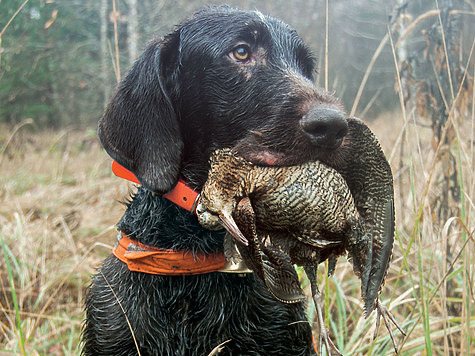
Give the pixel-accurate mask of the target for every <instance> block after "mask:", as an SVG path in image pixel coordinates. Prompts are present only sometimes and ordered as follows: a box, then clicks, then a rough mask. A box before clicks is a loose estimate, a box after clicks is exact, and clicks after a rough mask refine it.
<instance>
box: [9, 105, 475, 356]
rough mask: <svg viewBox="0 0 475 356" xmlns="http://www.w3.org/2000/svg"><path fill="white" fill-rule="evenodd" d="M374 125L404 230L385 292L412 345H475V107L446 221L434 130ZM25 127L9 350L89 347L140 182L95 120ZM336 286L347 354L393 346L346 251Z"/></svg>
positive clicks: (421, 351)
mask: <svg viewBox="0 0 475 356" xmlns="http://www.w3.org/2000/svg"><path fill="white" fill-rule="evenodd" d="M369 125H370V127H371V128H372V129H373V130H374V131H375V133H376V134H377V136H378V137H380V138H381V141H382V145H383V148H384V150H385V152H386V154H387V156H388V157H390V161H391V164H392V167H393V173H394V177H395V189H396V214H397V222H396V223H397V224H396V229H397V234H396V240H395V246H394V254H393V259H392V263H391V267H390V270H389V274H388V277H387V280H386V284H385V287H384V289H383V294H382V300H383V301H384V302H385V304H386V305H388V306H390V309H391V310H392V312H393V314H394V315H395V316H396V317H397V319H398V320H399V321H400V323H401V324H402V325H403V327H404V329H405V330H406V332H407V334H408V335H407V337H406V338H405V339H403V337H402V335H400V333H399V332H396V337H397V340H398V343H399V345H400V347H401V355H426V354H427V355H432V354H434V355H474V354H475V347H474V345H473V344H474V341H475V340H474V337H473V335H474V334H475V307H474V306H473V305H474V294H473V288H474V262H475V244H474V240H473V229H474V222H475V219H474V214H475V207H474V204H473V191H474V188H475V179H474V168H473V167H474V165H473V163H474V147H473V144H474V139H475V135H474V119H473V114H470V115H469V116H468V117H467V118H466V119H464V120H459V121H456V122H455V128H456V130H455V133H456V134H458V135H460V136H459V139H458V140H457V144H456V145H455V146H454V147H450V149H451V151H452V153H453V154H454V155H455V157H456V158H457V166H456V169H458V170H459V172H460V173H461V175H462V177H463V180H460V182H459V183H460V185H461V194H460V200H459V201H451V202H450V211H451V212H453V213H454V214H453V215H452V214H449V215H448V217H447V218H445V220H441V219H440V218H438V217H437V214H436V206H437V204H438V203H437V201H438V199H437V198H438V197H439V196H440V189H441V188H440V185H441V184H442V183H443V177H444V174H443V173H444V171H443V170H444V169H448V168H447V167H445V166H444V164H445V163H444V159H443V157H444V154H443V152H442V151H440V154H438V155H437V156H436V155H435V148H434V145H433V144H432V131H431V129H429V128H424V127H423V126H420V125H417V124H415V122H414V120H413V119H412V118H409V119H408V120H407V123H406V124H404V120H403V118H402V117H401V115H399V114H394V115H389V114H388V115H386V116H384V117H381V118H379V119H378V120H376V121H374V122H370V123H369ZM25 126H26V127H20V128H18V127H17V129H18V130H16V131H15V129H14V128H12V127H4V128H3V129H2V130H0V132H3V134H1V136H0V147H1V151H0V154H1V155H0V203H1V204H0V243H1V248H0V250H1V251H2V254H1V255H0V261H1V262H0V355H3V354H5V355H8V354H28V355H37V354H40V355H72V354H78V353H79V345H78V344H79V339H80V330H81V323H82V320H83V318H84V313H83V306H82V303H83V296H84V291H85V288H86V287H87V285H88V283H89V282H88V281H89V278H90V275H91V274H92V273H94V268H95V267H97V266H98V265H99V264H100V263H101V261H102V260H103V259H104V258H105V257H106V256H107V255H108V254H109V252H110V249H111V247H112V244H113V243H114V240H115V235H116V232H115V228H114V224H115V223H116V222H117V221H118V219H119V218H120V216H121V214H122V213H123V209H124V208H123V206H122V205H121V204H119V203H118V201H120V200H123V199H125V198H126V197H127V196H128V194H129V191H130V190H131V189H134V188H133V187H132V186H129V185H128V183H126V182H125V181H124V180H121V179H119V178H116V177H114V176H113V175H112V174H111V172H110V159H109V158H108V157H107V155H106V154H105V153H104V151H103V150H101V149H100V146H99V143H98V141H97V137H96V135H95V132H94V130H87V131H74V130H66V129H65V130H61V131H54V132H41V133H32V131H31V130H30V128H29V127H28V126H29V125H25ZM402 147H403V148H404V149H403V150H401V148H402ZM443 149H444V148H443V147H442V150H443ZM446 149H449V148H446ZM401 152H402V153H401ZM401 154H402V158H401ZM470 233H471V234H470ZM322 271H323V270H322ZM321 275H323V273H321V274H320V276H321ZM322 282H323V281H322ZM326 290H327V299H328V303H327V307H328V312H329V315H330V316H331V322H330V328H331V333H332V337H333V338H334V340H336V343H337V345H338V346H339V348H340V350H342V351H343V353H344V354H345V355H383V354H392V353H393V351H392V346H391V343H390V341H389V337H388V333H387V331H386V329H385V328H384V326H383V325H382V326H381V328H380V331H379V334H378V337H377V338H376V340H375V341H373V340H372V334H373V332H374V324H375V323H374V318H375V315H374V314H375V313H373V314H372V315H371V316H370V318H369V319H368V320H365V319H364V318H363V316H362V303H361V299H360V290H359V281H358V280H357V278H356V277H355V276H354V275H353V273H352V272H351V266H350V265H349V263H347V262H346V259H345V258H341V259H340V262H339V264H338V266H337V270H336V273H335V275H334V277H331V278H329V279H328V288H327V289H326ZM312 312H313V311H312V310H309V314H310V315H311V314H312Z"/></svg>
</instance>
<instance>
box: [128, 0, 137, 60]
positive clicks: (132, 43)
mask: <svg viewBox="0 0 475 356" xmlns="http://www.w3.org/2000/svg"><path fill="white" fill-rule="evenodd" d="M127 6H128V8H129V15H128V21H127V35H128V41H127V47H128V51H129V61H130V64H132V63H133V62H134V61H135V59H136V58H137V55H138V53H137V52H138V51H137V42H138V38H139V23H138V18H137V0H127Z"/></svg>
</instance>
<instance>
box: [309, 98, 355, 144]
mask: <svg viewBox="0 0 475 356" xmlns="http://www.w3.org/2000/svg"><path fill="white" fill-rule="evenodd" d="M300 126H301V127H302V130H303V131H304V133H305V134H306V135H307V136H308V137H309V138H310V140H311V142H312V143H313V144H314V145H315V146H319V147H321V148H323V149H335V148H338V147H339V146H340V145H341V143H342V141H343V138H344V137H345V136H346V134H347V133H348V123H347V121H346V118H345V116H344V115H343V113H342V112H341V111H340V110H338V109H337V108H335V107H317V108H313V109H311V110H310V111H309V112H307V114H305V115H304V116H303V117H302V119H300Z"/></svg>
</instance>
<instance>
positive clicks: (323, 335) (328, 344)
mask: <svg viewBox="0 0 475 356" xmlns="http://www.w3.org/2000/svg"><path fill="white" fill-rule="evenodd" d="M310 283H312V284H313V283H316V281H315V282H312V281H310ZM312 294H313V302H314V304H315V308H316V309H317V318H318V353H319V355H322V354H323V344H325V348H326V350H327V354H328V355H332V352H333V353H335V354H337V355H340V356H342V355H343V354H342V353H341V352H340V350H338V348H337V347H336V346H335V344H334V343H333V341H332V340H331V339H330V336H329V335H328V330H327V328H326V326H325V321H324V320H323V311H322V293H321V292H320V291H319V290H318V288H315V289H314V286H312Z"/></svg>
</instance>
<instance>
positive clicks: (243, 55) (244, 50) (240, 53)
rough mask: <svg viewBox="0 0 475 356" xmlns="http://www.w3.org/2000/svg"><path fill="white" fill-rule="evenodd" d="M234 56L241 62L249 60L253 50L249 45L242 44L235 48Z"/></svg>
mask: <svg viewBox="0 0 475 356" xmlns="http://www.w3.org/2000/svg"><path fill="white" fill-rule="evenodd" d="M233 57H234V58H236V60H238V61H239V62H247V61H248V60H249V58H250V57H251V51H250V49H249V47H248V46H246V45H240V46H237V47H236V48H235V49H234V50H233Z"/></svg>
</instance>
